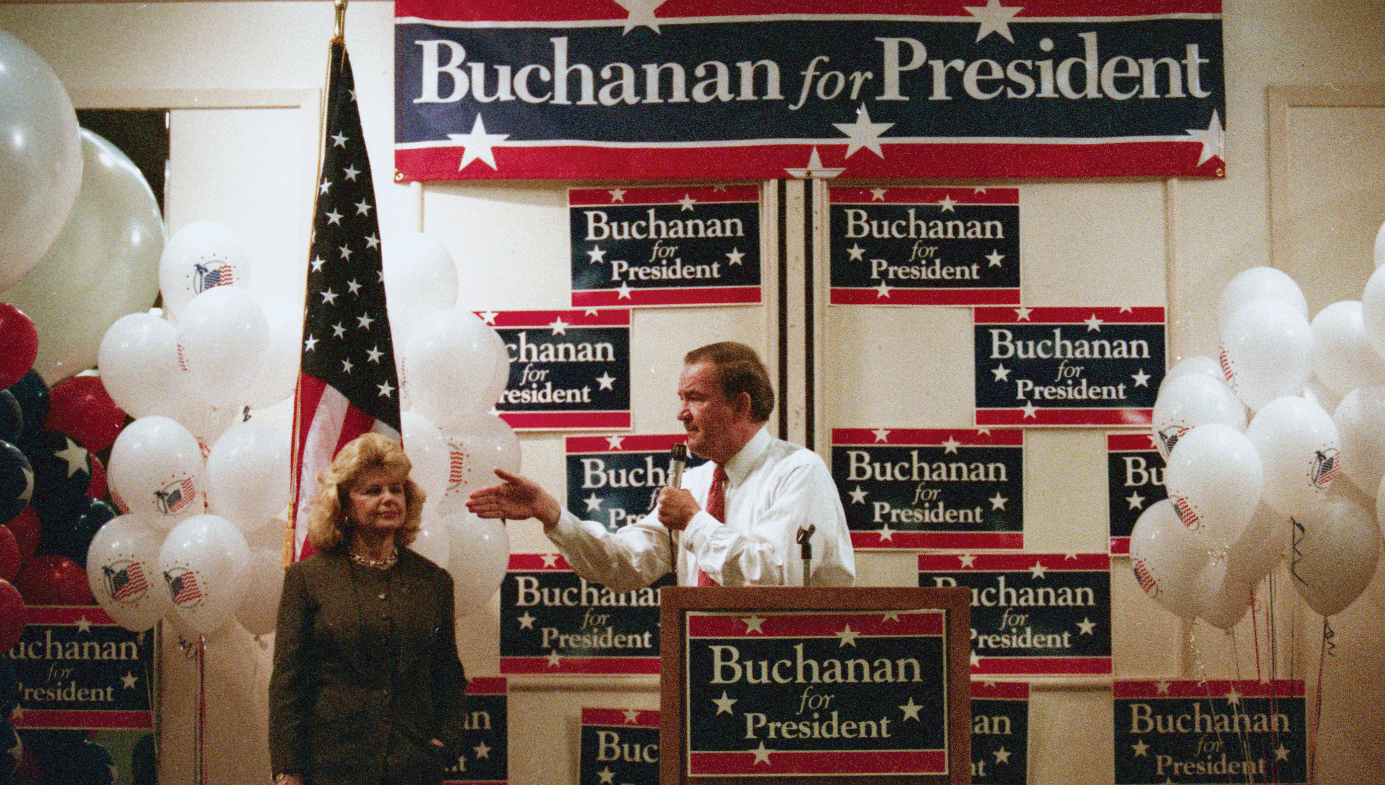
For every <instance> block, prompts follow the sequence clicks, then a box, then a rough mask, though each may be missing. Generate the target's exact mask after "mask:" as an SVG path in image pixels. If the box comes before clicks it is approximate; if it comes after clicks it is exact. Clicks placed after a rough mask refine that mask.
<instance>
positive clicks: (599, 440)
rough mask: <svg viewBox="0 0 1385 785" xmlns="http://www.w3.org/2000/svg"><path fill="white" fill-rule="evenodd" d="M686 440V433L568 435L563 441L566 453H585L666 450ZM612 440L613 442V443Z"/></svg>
mask: <svg viewBox="0 0 1385 785" xmlns="http://www.w3.org/2000/svg"><path fill="white" fill-rule="evenodd" d="M687 441H688V435H687V434H686V433H664V434H629V435H626V434H620V435H616V436H568V437H566V439H565V441H564V445H565V449H566V450H567V454H568V455H581V454H585V453H623V452H667V451H668V450H669V449H670V448H671V447H673V445H675V444H684V443H686V442H687ZM613 442H614V444H613Z"/></svg>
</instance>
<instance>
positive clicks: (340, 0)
mask: <svg viewBox="0 0 1385 785" xmlns="http://www.w3.org/2000/svg"><path fill="white" fill-rule="evenodd" d="M346 2H347V0H333V4H334V5H335V6H336V9H337V26H336V34H335V35H333V36H332V40H334V41H345V40H346Z"/></svg>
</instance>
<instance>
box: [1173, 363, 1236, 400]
mask: <svg viewBox="0 0 1385 785" xmlns="http://www.w3.org/2000/svg"><path fill="white" fill-rule="evenodd" d="M1191 374H1201V375H1203V376H1206V377H1208V378H1211V379H1216V380H1217V381H1219V382H1222V383H1223V384H1225V383H1226V375H1225V374H1224V373H1222V369H1221V363H1219V362H1217V360H1216V359H1214V358H1212V357H1208V356H1207V355H1205V354H1195V355H1192V356H1191V357H1184V358H1183V359H1181V360H1179V361H1178V362H1176V363H1174V364H1173V367H1172V368H1170V369H1169V370H1168V372H1167V373H1165V374H1164V379H1163V380H1162V381H1160V382H1159V394H1160V395H1163V394H1164V388H1165V387H1167V386H1169V384H1170V383H1171V382H1172V381H1173V380H1174V379H1181V378H1183V377H1184V376H1188V375H1191Z"/></svg>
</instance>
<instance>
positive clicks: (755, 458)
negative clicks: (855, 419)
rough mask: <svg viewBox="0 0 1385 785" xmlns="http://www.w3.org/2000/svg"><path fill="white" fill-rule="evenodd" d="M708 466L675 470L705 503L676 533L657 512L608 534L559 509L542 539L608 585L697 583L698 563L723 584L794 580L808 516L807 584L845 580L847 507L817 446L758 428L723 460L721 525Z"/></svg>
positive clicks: (851, 563) (850, 575)
mask: <svg viewBox="0 0 1385 785" xmlns="http://www.w3.org/2000/svg"><path fill="white" fill-rule="evenodd" d="M715 468H716V467H715V464H713V463H712V462H711V461H708V462H706V463H704V464H702V465H700V466H697V467H694V468H692V469H689V470H688V471H687V472H686V473H685V474H684V475H683V487H684V488H687V489H688V490H689V491H690V492H691V493H692V495H693V498H694V499H696V500H697V503H698V504H699V505H701V506H702V507H703V508H704V509H702V510H699V511H698V512H697V514H696V515H694V516H693V519H692V520H691V521H690V522H689V523H688V526H687V528H686V529H685V530H684V531H683V532H681V533H679V532H671V531H670V530H669V529H668V528H667V527H665V526H664V525H663V524H662V523H659V516H658V513H657V512H652V513H650V514H648V515H646V516H645V517H643V518H641V519H640V520H638V521H636V522H635V523H631V524H627V525H625V526H622V527H621V528H619V529H617V530H616V531H615V532H611V531H610V530H608V529H607V528H606V527H605V526H602V525H601V524H599V523H595V522H592V521H582V520H578V518H577V517H576V516H575V515H573V514H572V513H571V512H569V511H568V510H566V509H564V510H563V512H562V515H561V516H560V518H559V519H558V523H557V524H556V525H555V526H554V527H553V528H552V529H550V530H548V532H547V533H548V538H549V539H550V540H552V541H553V543H554V544H555V545H557V546H558V549H559V550H560V551H562V553H563V556H564V557H565V558H566V559H567V561H568V563H569V564H571V565H572V567H573V569H574V570H576V571H577V574H578V575H581V576H582V577H583V578H586V579H587V580H589V581H593V582H595V583H600V584H602V585H604V586H607V587H610V588H611V589H613V590H616V591H630V590H632V589H638V588H642V587H645V586H648V585H649V584H651V583H653V582H654V581H656V580H658V579H659V578H660V577H662V576H663V575H664V574H666V573H668V572H669V571H670V570H671V569H676V570H677V575H678V584H679V585H680V586H696V585H697V578H698V570H699V569H701V570H702V571H703V572H705V573H706V574H707V575H708V576H709V577H710V578H712V579H713V580H714V581H716V582H717V583H718V584H720V585H722V586H801V585H803V560H802V553H801V546H800V545H799V544H798V542H797V536H798V531H799V529H800V528H801V527H803V526H806V525H808V524H812V525H813V526H815V527H816V531H815V532H814V533H813V536H812V540H811V543H812V561H811V564H810V568H811V576H812V577H811V578H810V579H809V584H810V585H813V586H850V585H851V584H852V582H853V581H854V580H855V578H856V560H855V557H854V555H853V552H852V550H851V533H850V532H849V531H848V530H847V526H846V514H845V513H844V512H843V511H842V502H841V498H840V497H839V496H838V495H837V486H836V484H835V483H833V482H832V474H831V472H829V471H828V470H827V465H826V464H824V463H823V461H822V459H821V458H819V457H818V456H817V454H816V453H814V452H812V451H810V450H806V449H804V448H802V447H799V446H797V445H794V444H790V443H788V442H786V441H783V440H780V439H776V438H774V437H772V436H770V435H769V431H768V430H766V429H764V428H761V429H760V431H759V432H758V433H756V434H755V436H754V437H753V438H752V439H751V440H750V441H749V442H748V443H747V444H746V445H745V447H743V448H741V451H740V452H738V453H736V455H735V457H733V458H732V459H731V460H729V461H727V462H726V466H725V468H726V474H727V478H728V480H727V483H726V522H725V523H722V522H720V521H718V520H717V519H715V518H713V517H712V516H711V515H710V514H709V513H708V512H707V510H706V509H705V507H706V506H707V491H708V490H709V489H710V488H711V485H712V472H713V471H714V470H715ZM675 560H676V564H675Z"/></svg>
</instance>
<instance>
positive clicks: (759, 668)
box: [659, 587, 971, 785]
mask: <svg viewBox="0 0 1385 785" xmlns="http://www.w3.org/2000/svg"><path fill="white" fill-rule="evenodd" d="M970 604H971V597H970V594H969V592H968V590H967V589H965V588H961V587H957V588H909V587H903V588H799V587H742V588H723V587H715V588H693V587H669V588H665V589H662V590H661V592H660V606H661V615H660V622H659V624H660V631H659V638H660V663H661V671H662V677H661V683H662V699H661V727H660V730H659V782H660V785H733V784H737V785H746V784H748V783H751V782H754V783H758V784H760V785H781V784H782V785H787V784H788V783H791V782H792V783H811V784H812V785H819V784H820V785H884V783H890V784H891V785H895V784H896V783H947V785H964V784H965V783H970V782H971V702H970V693H971V690H970V679H969V670H970V664H971V659H970V658H971V644H970V641H969V635H970V626H969V610H970Z"/></svg>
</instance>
